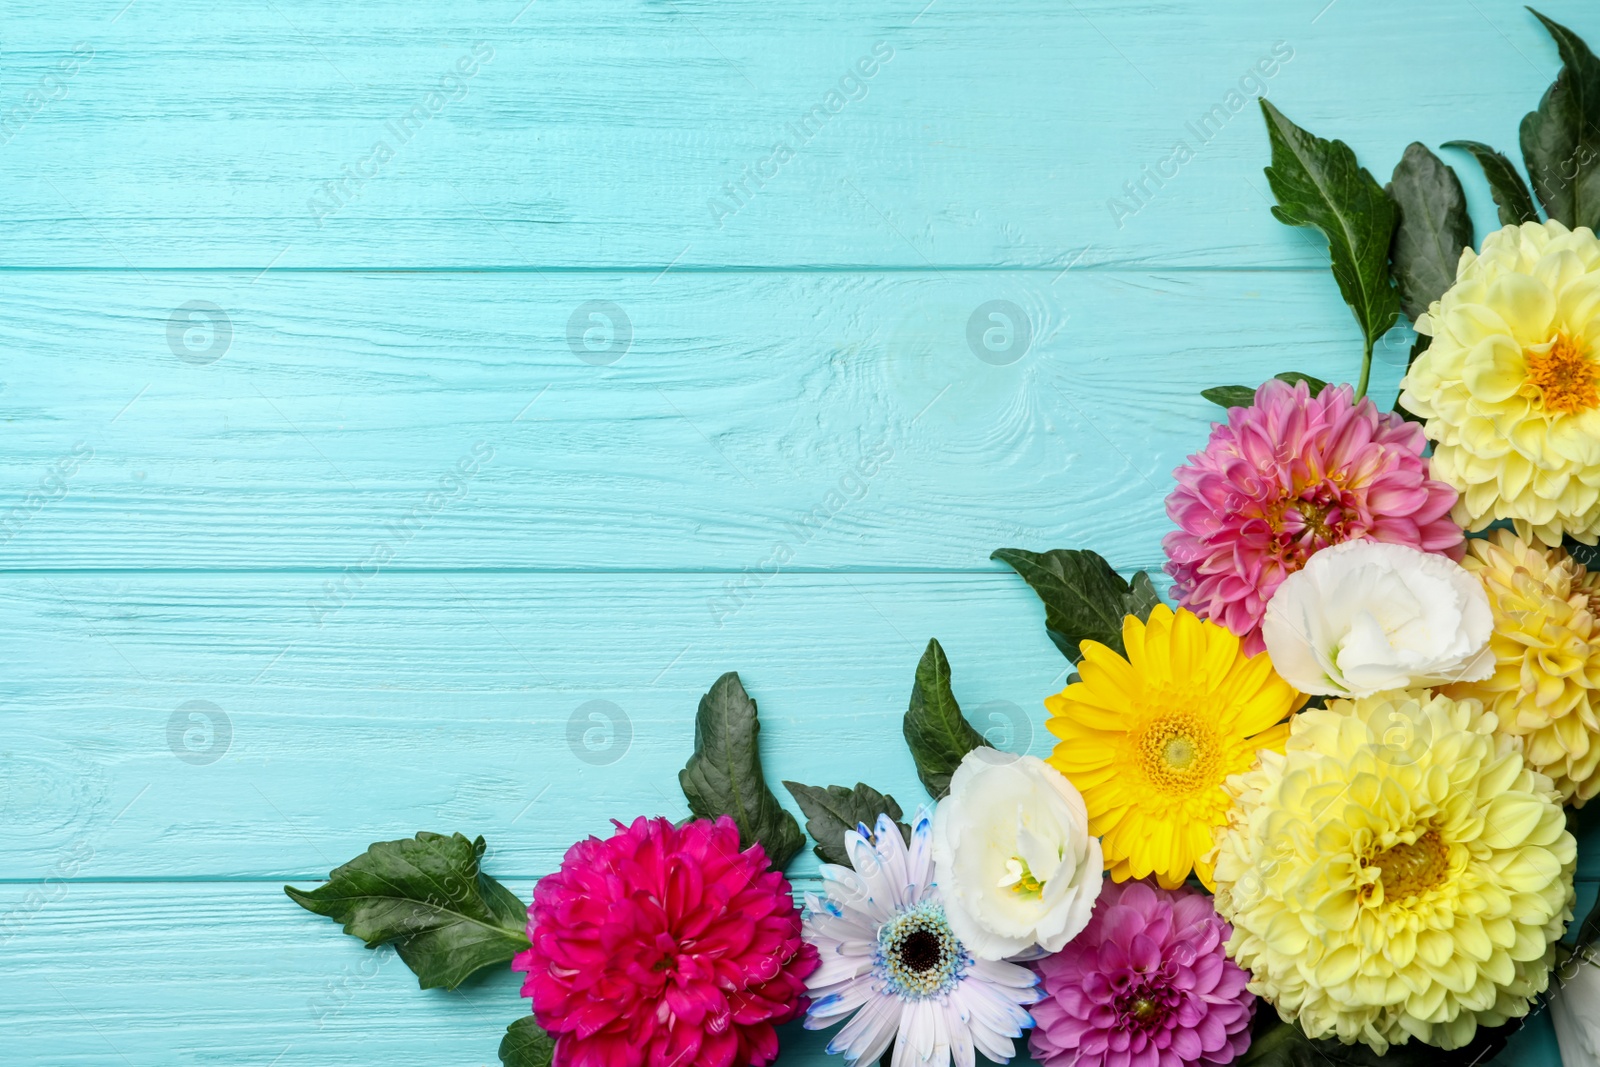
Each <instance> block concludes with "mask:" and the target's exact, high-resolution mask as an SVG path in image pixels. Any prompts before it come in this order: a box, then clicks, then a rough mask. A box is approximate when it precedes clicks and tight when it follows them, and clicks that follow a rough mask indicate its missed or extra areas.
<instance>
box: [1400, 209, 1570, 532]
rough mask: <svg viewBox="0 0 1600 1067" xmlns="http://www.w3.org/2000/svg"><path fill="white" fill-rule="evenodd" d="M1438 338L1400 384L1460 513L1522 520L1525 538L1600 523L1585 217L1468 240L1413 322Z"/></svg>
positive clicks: (1463, 517)
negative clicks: (1447, 283)
mask: <svg viewBox="0 0 1600 1067" xmlns="http://www.w3.org/2000/svg"><path fill="white" fill-rule="evenodd" d="M1417 332H1418V333H1423V334H1429V335H1431V336H1432V337H1433V342H1432V343H1431V344H1430V345H1429V346H1428V349H1427V351H1426V352H1424V353H1423V354H1422V355H1421V356H1420V357H1418V359H1417V361H1416V363H1414V364H1412V366H1411V370H1410V371H1409V372H1408V373H1407V374H1406V377H1405V380H1404V381H1403V382H1402V383H1401V393H1400V401H1401V403H1402V404H1404V405H1405V407H1406V408H1407V410H1409V411H1411V412H1413V413H1415V414H1417V415H1419V416H1421V417H1422V418H1424V419H1426V420H1427V424H1426V427H1425V429H1426V432H1427V435H1428V436H1429V437H1430V438H1432V439H1433V440H1434V441H1435V442H1436V443H1435V445H1434V450H1433V458H1432V463H1431V468H1430V469H1431V472H1432V474H1433V477H1435V478H1437V479H1438V480H1440V481H1442V482H1445V483H1447V484H1448V485H1450V486H1453V487H1454V488H1455V489H1456V491H1457V492H1459V493H1460V494H1461V496H1460V499H1459V500H1458V501H1457V502H1456V506H1455V511H1454V515H1455V518H1456V521H1458V522H1460V523H1461V524H1462V525H1463V526H1465V527H1467V528H1468V529H1472V530H1481V529H1483V528H1484V527H1485V526H1487V525H1488V524H1489V523H1490V522H1491V521H1492V520H1495V519H1513V520H1515V521H1516V525H1517V531H1518V532H1519V533H1521V534H1522V535H1523V536H1524V537H1537V538H1538V539H1539V540H1541V541H1543V542H1544V543H1545V544H1547V545H1559V544H1560V543H1561V536H1562V534H1571V535H1572V536H1573V537H1576V538H1577V539H1578V540H1580V541H1583V542H1585V543H1587V544H1591V545H1592V544H1594V543H1595V541H1596V535H1597V533H1600V240H1597V239H1596V238H1595V235H1594V233H1593V232H1592V231H1591V230H1590V229H1589V228H1588V227H1586V226H1581V227H1579V228H1578V229H1576V230H1568V229H1567V228H1566V227H1565V226H1563V225H1562V224H1561V223H1559V222H1554V221H1551V222H1545V223H1537V222H1525V223H1523V224H1522V225H1521V226H1507V227H1505V228H1504V229H1502V230H1499V231H1497V232H1495V233H1492V234H1490V235H1489V236H1488V237H1486V238H1485V239H1484V242H1483V251H1482V252H1478V253H1474V252H1473V251H1472V249H1470V248H1468V249H1465V250H1464V251H1463V252H1462V253H1461V262H1460V264H1459V265H1458V266H1457V269H1456V282H1455V284H1454V285H1452V286H1451V287H1450V288H1449V289H1448V290H1446V291H1445V294H1444V295H1443V296H1442V297H1440V298H1439V299H1438V300H1435V301H1434V302H1433V305H1432V306H1431V307H1430V308H1429V309H1428V311H1427V313H1426V314H1424V315H1421V316H1419V317H1418V319H1417Z"/></svg>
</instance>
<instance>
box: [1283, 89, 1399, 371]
mask: <svg viewBox="0 0 1600 1067" xmlns="http://www.w3.org/2000/svg"><path fill="white" fill-rule="evenodd" d="M1261 111H1262V113H1263V114H1264V115H1265V116H1266V119H1267V136H1268V138H1270V139H1271V141H1272V166H1270V167H1268V168H1267V182H1268V184H1270V185H1271V186H1272V193H1273V195H1274V196H1276V197H1277V198H1278V203H1277V206H1275V207H1274V208H1273V209H1272V214H1273V215H1274V216H1275V217H1276V218H1277V219H1278V221H1279V222H1283V223H1287V224H1288V225H1290V226H1315V227H1316V228H1317V229H1319V230H1321V231H1322V233H1323V236H1325V237H1327V239H1328V255H1329V258H1330V259H1331V260H1332V266H1333V277H1334V280H1335V281H1337V282H1338V283H1339V292H1340V293H1341V294H1342V295H1343V296H1344V301H1345V303H1347V304H1349V305H1350V310H1351V311H1353V312H1355V316H1356V322H1357V323H1359V324H1360V326H1361V331H1362V333H1363V334H1364V335H1365V338H1366V343H1367V347H1368V348H1369V349H1370V348H1371V346H1373V345H1375V344H1377V342H1378V338H1380V337H1382V336H1383V335H1384V333H1385V332H1386V331H1387V330H1388V329H1389V327H1390V326H1393V325H1394V320H1395V318H1396V316H1398V315H1399V314H1400V295H1399V293H1397V292H1396V291H1395V287H1394V278H1393V277H1392V276H1391V275H1390V273H1389V242H1390V239H1391V238H1392V237H1393V236H1394V226H1395V207H1394V202H1393V201H1392V200H1390V199H1389V197H1388V196H1387V195H1385V193H1384V191H1383V187H1382V186H1380V185H1379V184H1378V183H1377V182H1376V181H1375V180H1374V179H1373V177H1372V175H1371V174H1368V173H1367V171H1366V169H1365V168H1364V167H1362V166H1361V165H1360V164H1359V163H1357V162H1356V154H1355V153H1354V152H1352V151H1351V150H1350V146H1349V145H1347V144H1345V143H1344V142H1343V141H1325V140H1323V139H1322V138H1321V137H1317V136H1315V135H1314V134H1310V133H1307V132H1306V131H1305V130H1302V129H1301V128H1300V127H1298V126H1296V125H1295V124H1294V123H1292V122H1290V121H1289V120H1288V119H1287V118H1285V117H1284V116H1283V113H1282V112H1281V111H1279V110H1278V109H1277V108H1275V107H1273V106H1272V104H1271V103H1269V102H1268V101H1267V100H1265V99H1263V100H1262V101H1261Z"/></svg>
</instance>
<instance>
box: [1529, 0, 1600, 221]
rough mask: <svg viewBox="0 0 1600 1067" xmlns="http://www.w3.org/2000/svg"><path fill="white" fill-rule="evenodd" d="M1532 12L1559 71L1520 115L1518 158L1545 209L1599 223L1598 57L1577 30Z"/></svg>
mask: <svg viewBox="0 0 1600 1067" xmlns="http://www.w3.org/2000/svg"><path fill="white" fill-rule="evenodd" d="M1528 10H1530V11H1533V9H1532V8H1529V9H1528ZM1533 14H1534V16H1535V17H1536V18H1538V20H1539V21H1540V22H1542V23H1544V28H1545V29H1547V30H1549V31H1550V36H1551V37H1554V38H1555V41H1556V47H1557V48H1558V49H1559V50H1560V52H1561V71H1560V73H1558V74H1557V75H1556V80H1555V81H1554V82H1552V83H1551V85H1550V88H1548V89H1546V90H1545V93H1544V98H1543V99H1541V100H1540V101H1539V107H1538V110H1536V111H1530V112H1528V114H1527V115H1526V116H1525V117H1524V118H1523V120H1522V162H1523V163H1524V164H1525V165H1526V166H1527V168H1528V177H1529V178H1530V179H1531V180H1532V182H1533V191H1534V192H1535V193H1538V194H1539V202H1540V203H1541V204H1543V205H1544V213H1545V214H1546V215H1548V216H1549V217H1550V218H1552V219H1557V220H1559V221H1561V222H1564V223H1566V224H1567V225H1568V226H1572V227H1577V226H1588V227H1591V228H1593V227H1595V226H1600V59H1596V58H1595V56H1594V53H1593V52H1591V51H1589V46H1588V45H1586V44H1584V43H1583V39H1582V38H1580V37H1579V36H1578V35H1577V34H1575V33H1573V32H1572V31H1571V30H1569V29H1567V28H1566V27H1565V26H1563V25H1561V24H1560V23H1559V22H1552V21H1551V20H1550V19H1547V18H1545V17H1544V16H1543V15H1541V14H1539V13H1538V12H1537V11H1534V12H1533Z"/></svg>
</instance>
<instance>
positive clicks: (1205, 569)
mask: <svg viewBox="0 0 1600 1067" xmlns="http://www.w3.org/2000/svg"><path fill="white" fill-rule="evenodd" d="M1353 397H1354V393H1353V391H1352V390H1351V388H1350V387H1349V386H1348V385H1339V386H1329V387H1327V388H1326V389H1324V390H1323V391H1322V394H1321V395H1320V396H1317V397H1315V398H1313V397H1312V396H1311V393H1310V391H1309V390H1308V389H1307V388H1306V384H1305V383H1304V382H1299V383H1297V384H1295V385H1289V384H1288V383H1287V382H1281V381H1278V380H1277V379H1276V378H1274V379H1272V380H1271V381H1269V382H1267V383H1266V384H1265V385H1263V386H1262V387H1261V388H1260V389H1258V390H1256V399H1255V403H1254V405H1252V406H1251V407H1247V408H1229V409H1228V421H1227V422H1225V423H1217V424H1216V425H1215V426H1213V427H1212V429H1211V440H1210V441H1209V442H1208V443H1207V444H1206V447H1205V451H1203V452H1199V453H1196V454H1195V455H1193V456H1190V457H1189V462H1188V464H1187V465H1186V466H1182V467H1179V468H1178V469H1177V470H1176V471H1174V472H1173V474H1174V476H1175V477H1176V478H1177V480H1178V488H1176V489H1174V490H1173V491H1172V495H1171V496H1169V497H1167V515H1168V516H1170V517H1171V519H1172V521H1173V522H1175V523H1177V524H1178V528H1177V529H1176V530H1174V531H1172V532H1171V533H1169V534H1167V536H1166V538H1165V539H1164V540H1163V541H1162V546H1163V547H1164V548H1165V549H1166V550H1167V559H1168V562H1167V573H1168V574H1170V575H1172V578H1173V583H1174V584H1173V595H1174V596H1176V597H1177V599H1178V603H1180V604H1182V605H1183V606H1184V607H1186V608H1188V609H1189V610H1190V611H1192V612H1194V613H1195V614H1196V615H1198V616H1200V617H1201V618H1202V619H1211V620H1212V621H1214V622H1218V623H1221V624H1222V625H1223V626H1226V627H1227V628H1228V629H1229V630H1231V631H1233V632H1234V633H1235V634H1237V635H1238V636H1239V637H1241V638H1243V639H1244V649H1245V651H1246V652H1247V653H1249V654H1250V655H1255V654H1256V653H1258V652H1261V651H1262V650H1263V649H1264V648H1265V647H1266V646H1265V645H1264V644H1263V643H1262V640H1261V618H1262V616H1263V615H1264V614H1265V613H1266V610H1267V601H1268V600H1269V599H1270V598H1271V596H1272V594H1273V592H1274V591H1275V590H1276V589H1277V588H1278V585H1279V583H1281V582H1282V581H1283V580H1284V579H1285V578H1287V577H1288V576H1289V575H1291V574H1293V573H1294V572H1295V571H1297V570H1299V569H1300V568H1301V567H1303V566H1305V562H1306V560H1307V559H1308V558H1310V556H1311V554H1312V553H1313V552H1316V551H1318V550H1319V549H1323V548H1326V547H1328V546H1329V545H1336V544H1339V543H1340V542H1343V541H1355V540H1360V539H1362V538H1366V539H1370V540H1373V541H1386V542H1388V543H1390V544H1396V545H1406V546H1408V547H1411V548H1420V549H1423V550H1424V551H1428V552H1442V553H1445V554H1446V555H1449V556H1450V557H1452V558H1454V559H1459V558H1460V557H1461V553H1462V548H1463V535H1462V532H1461V527H1459V526H1457V525H1456V524H1455V523H1454V522H1452V521H1451V519H1450V509H1451V507H1453V506H1454V505H1455V502H1456V492H1455V490H1454V489H1451V488H1450V487H1449V486H1448V485H1445V484H1444V483H1443V482H1437V481H1433V480H1432V479H1430V478H1429V477H1428V463H1427V461H1426V460H1425V459H1423V457H1422V450H1423V448H1424V447H1425V446H1426V444H1427V439H1426V438H1425V437H1424V436H1423V434H1422V427H1420V426H1418V425H1416V424H1415V423H1409V422H1406V421H1405V420H1404V419H1402V418H1401V417H1400V416H1398V415H1395V414H1393V413H1390V412H1384V413H1382V414H1380V413H1379V412H1378V409H1377V408H1375V407H1374V406H1373V404H1372V401H1371V400H1367V399H1363V400H1362V401H1361V403H1359V404H1357V403H1354V402H1353Z"/></svg>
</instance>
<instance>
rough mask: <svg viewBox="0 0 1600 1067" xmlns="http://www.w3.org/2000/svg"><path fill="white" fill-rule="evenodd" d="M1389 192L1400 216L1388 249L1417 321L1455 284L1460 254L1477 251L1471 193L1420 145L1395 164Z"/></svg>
mask: <svg viewBox="0 0 1600 1067" xmlns="http://www.w3.org/2000/svg"><path fill="white" fill-rule="evenodd" d="M1386 191H1387V192H1388V194H1389V196H1390V198H1391V199H1393V200H1394V202H1395V206H1396V207H1397V208H1398V209H1399V212H1400V222H1399V225H1397V226H1396V227H1395V230H1394V243H1393V244H1392V245H1391V246H1390V249H1389V258H1390V259H1391V260H1392V261H1393V263H1394V279H1395V282H1396V283H1397V284H1398V285H1399V287H1400V309H1401V310H1402V311H1404V312H1405V313H1406V317H1407V318H1409V319H1412V320H1415V319H1416V317H1417V316H1418V315H1421V314H1422V313H1423V312H1424V311H1427V310H1428V305H1430V304H1432V303H1433V302H1434V301H1435V300H1437V299H1439V297H1441V296H1443V295H1444V291H1445V290H1446V289H1448V288H1450V286H1451V285H1452V284H1453V283H1454V282H1455V280H1456V264H1457V263H1459V262H1460V260H1461V250H1462V249H1463V248H1470V247H1471V246H1472V218H1471V217H1470V216H1469V215H1468V214H1467V194H1466V193H1464V192H1462V190H1461V181H1460V179H1459V178H1457V177H1456V172H1455V171H1453V170H1451V169H1450V168H1449V167H1447V166H1445V164H1444V163H1443V161H1441V160H1440V159H1439V157H1438V156H1436V155H1434V154H1433V153H1432V152H1430V151H1428V149H1427V146H1426V145H1423V144H1421V143H1419V142H1416V141H1413V142H1411V144H1409V145H1407V146H1406V150H1405V154H1404V155H1402V156H1401V157H1400V162H1399V163H1396V164H1395V167H1394V177H1393V178H1392V179H1391V180H1390V182H1389V185H1388V186H1387V190H1386Z"/></svg>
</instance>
